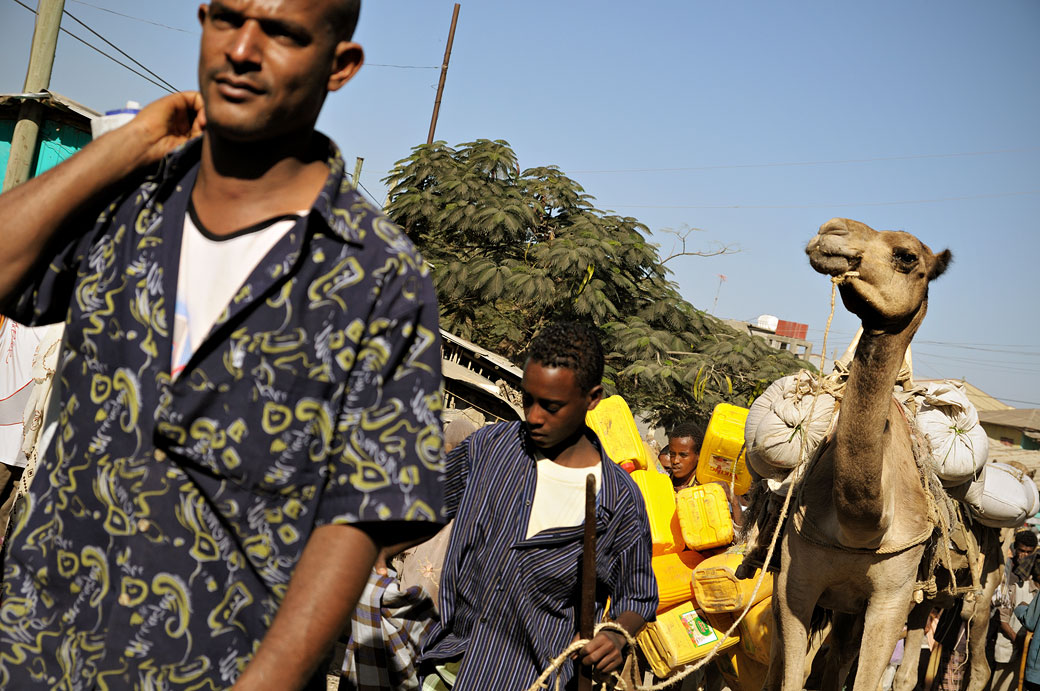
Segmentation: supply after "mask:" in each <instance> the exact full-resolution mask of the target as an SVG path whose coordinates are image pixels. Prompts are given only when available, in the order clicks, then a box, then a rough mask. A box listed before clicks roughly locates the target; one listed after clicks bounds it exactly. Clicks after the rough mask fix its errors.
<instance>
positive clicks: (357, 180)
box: [354, 156, 365, 191]
mask: <svg viewBox="0 0 1040 691" xmlns="http://www.w3.org/2000/svg"><path fill="white" fill-rule="evenodd" d="M364 163H365V159H364V158H363V157H361V156H358V157H357V160H356V161H354V189H356V190H358V191H361V166H362V165H363V164H364Z"/></svg>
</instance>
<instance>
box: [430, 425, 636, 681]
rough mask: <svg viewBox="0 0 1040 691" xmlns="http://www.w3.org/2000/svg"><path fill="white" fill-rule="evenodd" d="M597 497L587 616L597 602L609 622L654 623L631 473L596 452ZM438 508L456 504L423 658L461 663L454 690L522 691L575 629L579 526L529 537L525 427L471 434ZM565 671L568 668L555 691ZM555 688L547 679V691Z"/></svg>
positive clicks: (453, 463)
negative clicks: (623, 618) (592, 595)
mask: <svg viewBox="0 0 1040 691" xmlns="http://www.w3.org/2000/svg"><path fill="white" fill-rule="evenodd" d="M600 455H601V468H602V473H603V480H602V484H601V487H600V490H599V493H598V495H597V498H596V580H597V588H596V618H597V621H598V620H599V619H600V618H601V617H602V616H603V612H604V607H605V604H606V598H607V597H609V598H610V601H611V605H610V607H611V612H612V613H613V614H614V615H615V616H616V615H618V614H620V613H621V612H625V611H632V612H635V613H636V614H638V615H640V616H642V617H643V618H644V619H646V620H647V621H653V620H654V618H655V612H656V611H657V582H656V580H655V579H654V575H653V571H652V569H651V567H650V558H651V549H652V543H651V540H650V526H649V523H648V521H647V516H646V508H645V506H644V504H643V499H642V497H641V495H640V494H639V490H638V488H637V487H636V485H635V483H634V482H633V481H632V479H631V478H629V477H628V474H627V473H625V471H624V470H622V469H621V468H619V467H618V466H617V465H615V464H614V463H613V462H611V460H610V459H609V458H607V456H606V454H605V453H604V452H603V451H602V450H600ZM446 468H447V473H446V479H445V494H446V497H445V501H446V503H447V505H448V507H449V514H451V513H452V512H453V511H454V510H455V507H456V506H457V516H456V518H455V523H454V525H453V527H452V534H451V541H450V543H449V546H448V552H447V555H446V557H445V564H444V571H443V573H442V577H441V591H440V592H441V595H440V597H441V600H440V604H441V619H440V621H439V622H437V623H435V624H434V627H433V629H432V630H431V631H430V633H429V635H428V637H427V638H426V640H425V641H424V643H423V651H422V658H423V660H424V661H439V660H450V659H452V658H455V657H457V656H459V655H463V654H464V656H463V661H462V668H461V670H460V672H459V676H458V680H457V682H456V685H455V687H454V691H487V690H488V689H495V690H496V691H510V690H512V689H517V690H522V689H526V688H528V687H529V686H530V685H531V683H532V682H533V681H534V680H535V679H536V678H537V677H538V675H539V674H540V673H541V672H542V671H543V670H544V669H545V668H546V667H548V665H549V662H550V661H551V660H552V659H553V658H554V657H555V656H557V655H558V654H559V653H560V652H562V651H563V650H564V649H565V648H566V647H567V646H568V645H569V644H570V643H571V641H572V640H573V638H574V635H575V634H576V633H577V631H578V626H577V601H578V595H579V580H578V579H579V567H580V564H581V551H582V537H583V533H584V527H583V526H582V525H578V526H572V527H566V528H556V529H552V530H546V531H543V532H540V533H538V534H536V535H534V536H533V537H531V538H527V537H526V532H527V526H528V522H529V519H530V513H531V502H532V500H533V499H534V492H535V485H536V476H537V470H536V461H535V459H534V454H533V453H532V449H530V448H529V447H528V443H527V441H526V435H525V433H524V427H523V424H522V423H520V422H511V423H499V424H497V425H493V426H490V427H485V428H482V429H480V430H478V431H477V432H475V433H473V434H472V435H471V436H470V437H469V438H468V439H466V440H465V441H464V442H462V443H461V444H460V445H459V446H458V447H457V448H456V449H455V450H453V451H452V453H451V454H450V455H449V456H448V459H447V460H446ZM572 674H573V665H572V663H571V662H569V661H568V662H567V663H565V665H564V667H563V669H562V671H561V674H560V678H561V681H562V683H563V684H564V685H566V684H567V682H568V680H569V679H570V678H571V676H572ZM554 683H555V682H554V680H552V679H550V682H549V686H550V688H555V687H554V686H553V684H554Z"/></svg>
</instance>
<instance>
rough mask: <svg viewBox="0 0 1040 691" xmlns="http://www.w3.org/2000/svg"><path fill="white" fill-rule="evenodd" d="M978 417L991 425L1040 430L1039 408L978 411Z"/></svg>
mask: <svg viewBox="0 0 1040 691" xmlns="http://www.w3.org/2000/svg"><path fill="white" fill-rule="evenodd" d="M979 419H980V420H982V421H983V422H988V423H990V424H993V425H1004V426H1005V427H1015V428H1017V429H1031V430H1040V408H1012V409H1011V410H986V411H982V410H980V411H979Z"/></svg>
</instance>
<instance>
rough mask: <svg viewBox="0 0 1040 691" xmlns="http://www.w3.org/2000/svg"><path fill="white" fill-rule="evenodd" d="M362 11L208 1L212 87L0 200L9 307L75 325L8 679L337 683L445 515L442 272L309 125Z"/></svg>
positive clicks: (204, 685) (345, 0) (22, 552)
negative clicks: (354, 182)
mask: <svg viewBox="0 0 1040 691" xmlns="http://www.w3.org/2000/svg"><path fill="white" fill-rule="evenodd" d="M357 14H358V1H357V0H215V1H214V2H213V3H212V4H211V5H203V6H202V7H200V9H199V19H200V22H201V24H202V39H201V47H200V57H199V83H200V93H184V94H176V95H173V96H169V97H167V98H164V99H162V100H160V101H157V102H156V103H154V104H152V105H150V106H149V107H147V108H145V109H144V110H143V111H142V112H141V113H140V114H139V115H138V117H137V118H136V119H135V120H134V121H132V122H131V123H130V124H128V125H125V126H124V127H122V128H120V129H118V130H116V131H114V132H111V133H109V134H106V135H104V136H101V137H100V138H99V139H98V140H97V141H95V142H93V143H92V144H90V145H89V146H87V147H86V148H85V149H84V150H83V151H82V152H81V153H79V154H77V155H76V156H74V157H73V158H72V159H70V160H69V161H68V162H66V163H64V164H62V165H60V166H58V167H56V168H54V169H53V170H51V171H49V172H48V173H46V174H44V175H42V176H40V177H38V178H35V179H33V180H30V181H29V182H27V183H25V184H23V185H21V186H19V187H17V188H15V189H14V190H12V191H10V192H8V193H6V194H4V195H2V196H0V219H2V223H3V231H2V233H3V237H4V241H3V243H0V310H2V312H3V313H4V314H7V315H9V316H11V317H12V318H14V319H16V320H18V321H21V322H24V323H30V324H46V323H52V322H59V321H64V322H66V324H67V327H66V331H65V338H64V343H63V347H62V355H61V358H60V361H59V368H58V372H59V375H58V377H57V383H56V387H57V388H58V389H59V393H58V395H56V396H55V399H56V400H57V401H59V404H60V409H59V411H58V420H59V427H58V433H57V434H56V435H55V440H54V443H52V444H51V446H50V448H49V449H48V450H47V451H46V453H45V455H44V457H43V458H42V459H41V462H40V468H39V472H38V475H39V477H38V478H37V480H36V482H35V483H34V484H33V486H32V489H31V491H30V492H29V494H28V495H26V496H25V497H24V498H23V499H21V500H19V503H18V505H17V506H16V509H15V518H14V519H13V532H12V536H11V538H10V540H9V542H8V545H5V547H6V551H5V553H4V555H3V585H2V593H0V596H2V601H0V687H2V688H10V689H19V690H24V689H36V688H39V689H55V688H63V689H88V688H89V689H93V688H119V689H128V688H148V689H222V688H227V687H230V686H232V685H234V687H235V688H242V689H277V690H278V691H283V690H285V689H294V688H311V687H314V688H324V674H321V673H318V674H315V671H316V670H317V667H318V665H319V662H320V660H321V658H322V656H323V654H324V653H325V651H326V650H327V648H328V647H329V646H330V644H331V642H332V641H333V640H334V639H335V638H336V636H338V635H339V634H340V632H341V631H342V629H343V627H344V625H345V623H346V622H347V620H348V618H349V615H350V612H351V610H352V609H353V607H354V603H355V602H356V601H357V598H358V596H359V594H360V593H361V590H362V588H363V587H364V585H365V581H366V578H367V577H368V574H369V572H370V570H371V568H372V564H373V562H374V559H375V556H376V553H377V551H378V549H379V548H380V547H389V548H390V549H391V550H392V549H393V548H394V547H395V546H397V545H398V543H402V542H408V541H413V540H418V539H421V538H423V537H426V536H428V535H430V534H432V533H433V532H434V531H435V530H436V529H437V528H438V527H439V525H438V521H439V517H440V514H441V504H442V489H441V471H442V459H441V430H440V424H439V418H438V410H439V407H440V391H439V389H440V368H439V365H440V353H439V339H438V331H437V306H436V300H435V296H434V293H433V288H432V284H431V281H430V279H429V276H428V272H427V269H426V267H425V266H424V264H423V262H422V260H421V258H420V257H419V256H418V255H417V254H416V252H415V250H414V248H413V247H412V245H411V244H410V243H409V241H408V239H407V238H406V237H405V236H404V234H403V233H402V232H401V231H400V229H398V228H396V227H395V226H393V225H392V224H390V223H389V222H388V221H387V220H386V218H385V217H383V216H382V215H381V214H380V212H379V211H378V210H377V209H375V208H374V207H372V206H371V205H370V204H368V203H367V202H366V201H365V200H364V199H363V198H362V197H361V196H359V195H358V194H357V193H356V192H355V191H354V190H353V188H352V187H351V185H350V184H349V182H348V181H347V180H346V178H345V177H344V172H343V161H342V158H341V156H340V154H339V151H338V149H337V148H336V146H335V145H334V144H332V143H331V142H330V141H329V140H328V139H326V138H325V137H324V136H322V135H320V134H318V133H317V132H315V131H314V125H315V122H316V120H317V117H318V113H319V111H320V110H321V107H322V104H323V102H324V99H325V97H326V95H327V93H328V92H330V91H336V90H338V89H339V88H340V87H342V86H343V85H344V84H345V83H346V82H347V81H348V80H349V79H350V78H351V77H352V76H353V75H354V73H355V72H356V71H357V70H358V68H359V67H360V66H361V62H362V51H361V48H360V46H358V45H357V44H355V43H353V42H351V40H350V39H351V35H352V33H353V30H354V25H355V23H356V21H357ZM203 127H204V134H203V135H202V136H201V138H199V137H196V135H197V134H199V132H200V130H201V129H202V128H203Z"/></svg>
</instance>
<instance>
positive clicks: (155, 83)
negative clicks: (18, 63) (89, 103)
mask: <svg viewBox="0 0 1040 691" xmlns="http://www.w3.org/2000/svg"><path fill="white" fill-rule="evenodd" d="M12 2H15V3H17V4H18V5H21V6H22V7H24V8H25V9H27V10H29V11H30V12H32V13H33V14H36V10H34V9H33V8H31V7H29V6H28V5H26V4H25V3H23V2H21V0H12ZM66 14H68V13H66ZM88 28H89V27H88ZM61 30H62V32H64V33H66V34H68V35H69V36H71V37H72V38H74V39H76V40H77V41H79V42H80V43H82V44H83V45H85V46H87V47H88V48H90V49H91V50H93V51H96V52H98V53H100V54H101V55H104V56H105V57H106V58H108V59H109V60H111V61H112V62H114V63H116V64H117V65H119V66H120V67H125V68H126V69H127V70H129V71H131V72H133V73H134V74H136V75H137V76H138V77H140V78H141V79H144V80H145V81H147V82H151V83H152V84H154V85H155V86H157V87H159V88H160V89H163V90H164V91H169V92H170V93H174V92H175V91H176V88H171V87H170V86H167V85H165V84H160V83H159V82H157V81H155V80H154V79H152V78H151V77H149V76H148V75H146V74H142V73H141V72H138V71H137V70H135V69H134V68H133V67H131V66H130V65H127V64H126V63H125V62H121V61H119V60H118V59H116V58H114V57H112V56H111V55H109V54H108V53H106V52H105V51H103V50H101V49H100V48H98V47H97V46H95V45H93V44H92V43H89V42H87V41H86V40H84V39H82V38H80V37H79V36H77V35H76V34H74V33H72V32H71V31H69V30H68V29H66V28H65V27H61ZM131 59H132V58H131ZM135 62H136V61H135ZM145 69H147V68H145ZM149 71H150V70H149ZM153 74H154V73H153ZM156 76H157V75H156ZM160 79H161V77H160Z"/></svg>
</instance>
